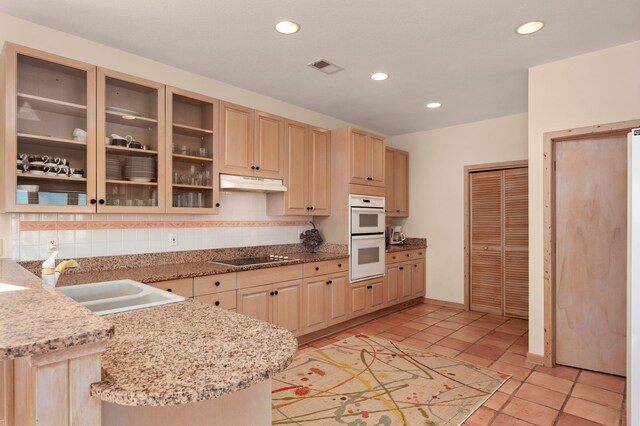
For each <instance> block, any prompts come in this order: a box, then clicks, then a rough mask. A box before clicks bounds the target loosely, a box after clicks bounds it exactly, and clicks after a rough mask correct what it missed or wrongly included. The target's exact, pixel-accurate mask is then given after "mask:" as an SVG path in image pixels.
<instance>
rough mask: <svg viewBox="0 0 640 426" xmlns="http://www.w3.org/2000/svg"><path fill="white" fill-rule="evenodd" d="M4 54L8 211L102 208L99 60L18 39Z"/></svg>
mask: <svg viewBox="0 0 640 426" xmlns="http://www.w3.org/2000/svg"><path fill="white" fill-rule="evenodd" d="M3 60H4V71H5V81H4V84H5V90H6V96H5V100H4V102H5V104H4V114H3V115H4V117H2V119H4V120H5V126H4V135H3V136H4V141H5V147H4V149H5V168H6V170H5V188H4V189H5V194H6V195H5V207H6V210H7V211H13V212H48V211H56V212H92V211H95V206H93V205H92V204H91V200H92V199H95V198H96V185H95V179H96V173H95V166H96V160H95V158H96V156H95V146H96V119H95V118H96V68H95V66H93V65H90V64H85V63H83V62H78V61H74V60H71V59H67V58H63V57H59V56H56V55H52V54H49V53H46V52H41V51H38V50H35V49H30V48H27V47H23V46H18V45H14V44H12V43H5V45H4V49H3ZM0 116H2V115H1V114H0ZM14 162H15V163H14Z"/></svg>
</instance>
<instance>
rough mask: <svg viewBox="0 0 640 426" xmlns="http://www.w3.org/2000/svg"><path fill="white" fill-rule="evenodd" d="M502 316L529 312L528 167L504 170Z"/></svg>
mask: <svg viewBox="0 0 640 426" xmlns="http://www.w3.org/2000/svg"><path fill="white" fill-rule="evenodd" d="M504 315H506V316H509V317H520V318H527V317H528V315H529V188H528V172H527V168H526V167H523V168H519V169H510V170H505V171H504Z"/></svg>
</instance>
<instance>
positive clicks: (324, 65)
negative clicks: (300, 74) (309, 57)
mask: <svg viewBox="0 0 640 426" xmlns="http://www.w3.org/2000/svg"><path fill="white" fill-rule="evenodd" d="M309 66H310V67H311V68H315V69H317V70H318V71H321V72H323V73H325V74H335V73H337V72H338V71H342V70H343V69H344V68H342V67H339V66H337V65H335V64H332V63H331V62H329V61H327V60H326V59H318V60H317V61H315V62H312V63H310V64H309Z"/></svg>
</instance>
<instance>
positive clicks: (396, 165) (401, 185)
mask: <svg viewBox="0 0 640 426" xmlns="http://www.w3.org/2000/svg"><path fill="white" fill-rule="evenodd" d="M385 173H388V172H386V171H385ZM393 173H394V178H393V198H394V200H395V206H394V208H395V212H396V216H398V217H407V216H409V153H408V152H406V151H396V152H395V154H394V161H393Z"/></svg>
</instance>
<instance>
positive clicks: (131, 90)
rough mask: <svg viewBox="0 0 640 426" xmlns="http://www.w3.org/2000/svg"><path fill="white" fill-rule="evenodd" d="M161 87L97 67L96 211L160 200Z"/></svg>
mask: <svg viewBox="0 0 640 426" xmlns="http://www.w3.org/2000/svg"><path fill="white" fill-rule="evenodd" d="M164 102H165V87H164V85H163V84H160V83H156V82H153V81H149V80H144V79H141V78H138V77H133V76H130V75H127V74H123V73H120V72H117V71H111V70H107V69H104V68H98V120H97V122H98V144H97V147H98V156H97V161H98V164H97V171H98V174H97V182H98V212H108V213H111V212H121V213H143V212H147V213H161V212H163V211H164V209H165V206H164V202H165V180H164V179H165V157H166V156H165V123H164V118H165V110H164Z"/></svg>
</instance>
